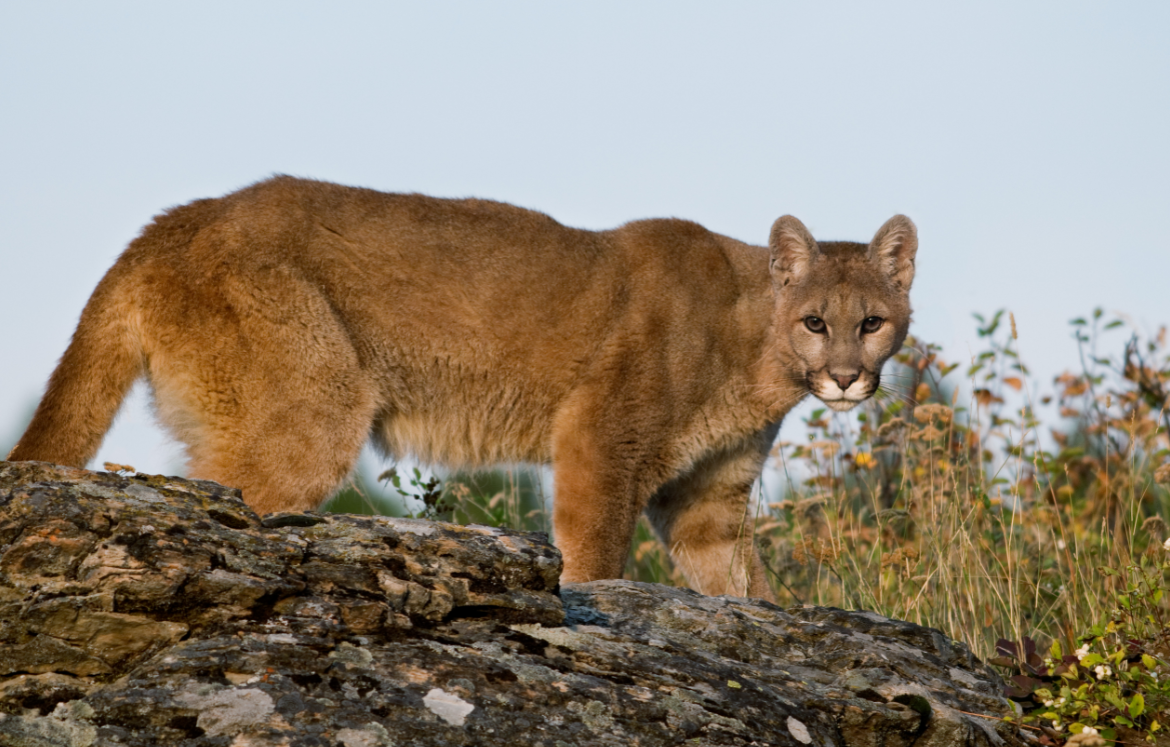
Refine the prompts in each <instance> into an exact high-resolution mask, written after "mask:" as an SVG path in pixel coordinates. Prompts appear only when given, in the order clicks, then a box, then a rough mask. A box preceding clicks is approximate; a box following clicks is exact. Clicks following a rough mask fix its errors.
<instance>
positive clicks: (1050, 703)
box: [1044, 700, 1056, 708]
mask: <svg viewBox="0 0 1170 747" xmlns="http://www.w3.org/2000/svg"><path fill="white" fill-rule="evenodd" d="M1054 705H1056V701H1055V700H1046V701H1044V707H1045V708H1051V707H1052V706H1054Z"/></svg>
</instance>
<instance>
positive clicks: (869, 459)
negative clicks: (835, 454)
mask: <svg viewBox="0 0 1170 747" xmlns="http://www.w3.org/2000/svg"><path fill="white" fill-rule="evenodd" d="M853 463H854V464H856V465H857V466H858V467H860V468H861V469H869V468H870V467H872V466H874V465H875V464H877V460H876V459H874V458H873V454H870V453H869V452H868V451H862V452H858V454H857V456H855V457H853Z"/></svg>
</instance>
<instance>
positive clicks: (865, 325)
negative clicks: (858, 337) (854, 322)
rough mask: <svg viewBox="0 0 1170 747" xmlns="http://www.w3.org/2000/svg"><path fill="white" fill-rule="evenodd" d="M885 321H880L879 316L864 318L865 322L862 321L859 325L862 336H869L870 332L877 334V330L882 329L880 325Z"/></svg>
mask: <svg viewBox="0 0 1170 747" xmlns="http://www.w3.org/2000/svg"><path fill="white" fill-rule="evenodd" d="M885 321H886V320H885V319H882V318H881V317H880V316H870V317H866V318H865V321H863V322H862V323H861V332H862V334H869V333H870V332H877V331H878V330H879V329H881V328H882V324H883V323H885Z"/></svg>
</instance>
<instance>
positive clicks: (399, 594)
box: [0, 462, 1024, 747]
mask: <svg viewBox="0 0 1170 747" xmlns="http://www.w3.org/2000/svg"><path fill="white" fill-rule="evenodd" d="M559 572H560V557H559V555H558V553H557V552H556V550H555V549H554V548H553V547H552V546H551V545H549V544H548V543H547V541H546V540H545V538H544V537H543V536H542V535H537V534H527V533H523V532H514V531H508V530H502V529H490V528H486V527H474V526H472V527H463V526H455V525H449V524H436V523H430V522H425V521H419V520H408V519H393V518H371V517H358V516H343V515H319V514H313V513H305V514H274V515H270V516H267V517H264V518H261V517H259V516H257V515H256V514H255V513H254V512H252V511H251V510H250V509H249V508H248V507H247V506H246V505H244V503H243V502H242V501H241V500H240V498H239V494H238V493H237V492H236V491H234V490H231V489H228V488H224V487H222V486H219V485H216V484H214V483H207V482H196V481H187V480H180V479H177V478H169V477H159V476H146V475H134V476H124V475H120V474H112V473H95V472H87V471H84V470H77V469H68V468H63V467H56V466H52V465H47V464H40V463H33V462H25V463H5V462H0V745H22V746H34V745H35V746H38V747H39V746H41V745H44V746H46V747H47V746H49V745H52V746H53V747H58V746H65V745H69V746H71V747H88V746H89V745H103V746H104V745H133V746H138V745H141V746H142V747H146V746H147V745H151V746H153V745H190V746H191V747H195V746H197V745H199V746H201V745H237V746H239V747H244V746H247V745H257V746H258V745H290V746H301V745H304V746H306V747H307V746H309V745H313V746H320V747H326V746H329V747H333V746H339V747H340V746H344V747H377V746H382V745H386V746H388V745H400V746H405V745H507V746H508V747H519V746H521V745H524V746H527V745H548V746H549V747H552V746H553V745H622V746H623V747H625V746H626V745H668V744H669V745H673V744H695V745H810V744H811V745H825V746H827V745H841V746H845V745H850V746H853V745H856V746H857V747H862V746H865V747H870V746H871V745H872V746H873V747H877V746H878V745H920V746H922V747H926V746H928V745H937V746H939V747H942V746H943V745H947V746H951V745H1000V744H1008V745H1018V744H1023V743H1024V740H1023V739H1022V738H1021V737H1020V736H1019V735H1018V734H1017V732H1016V731H1015V730H1014V728H1012V727H1011V726H1010V725H1008V724H1005V723H1003V722H1001V721H999V720H997V717H1000V716H1003V715H1005V714H1007V713H1010V708H1009V705H1008V703H1007V701H1005V700H1004V698H1003V697H1002V696H1001V695H1000V693H1001V687H1002V685H1001V683H1000V682H999V680H998V678H997V677H996V675H995V674H994V673H993V672H992V671H990V670H989V669H988V668H987V667H986V666H984V665H983V664H982V663H980V662H979V661H978V660H977V659H976V658H975V657H973V656H972V655H971V653H970V652H969V651H968V650H967V648H966V647H964V646H963V645H962V644H957V643H954V642H952V641H950V640H948V639H947V638H946V637H945V636H943V635H942V634H941V633H939V632H938V631H935V630H932V629H929V628H923V627H920V626H917V625H913V624H910V623H905V622H899V621H895V620H889V619H887V618H884V617H881V616H878V615H875V614H872V613H866V612H845V611H842V610H836V609H827V608H817V607H803V608H794V609H790V610H782V609H780V608H778V607H775V606H773V605H770V604H767V603H764V602H757V601H750V600H745V599H734V598H726V597H720V598H711V597H703V596H700V595H698V594H695V593H693V592H690V591H687V590H683V589H672V588H668V587H663V586H656V585H650V584H637V583H632V582H624V581H606V582H597V583H591V584H579V585H566V586H564V587H558V575H559Z"/></svg>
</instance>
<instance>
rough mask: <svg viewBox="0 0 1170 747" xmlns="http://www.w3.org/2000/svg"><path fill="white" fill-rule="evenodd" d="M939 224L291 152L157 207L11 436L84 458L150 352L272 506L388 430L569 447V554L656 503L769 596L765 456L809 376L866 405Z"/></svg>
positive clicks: (289, 505)
mask: <svg viewBox="0 0 1170 747" xmlns="http://www.w3.org/2000/svg"><path fill="white" fill-rule="evenodd" d="M917 245H918V240H917V235H916V231H915V228H914V224H913V223H912V222H911V221H910V220H909V219H908V218H906V217H905V216H901V215H897V216H894V217H893V218H891V219H890V220H889V221H888V222H887V223H886V224H885V225H884V226H882V227H881V229H880V230H879V231H878V232H877V235H876V236H874V239H873V241H872V242H871V243H870V244H869V245H868V246H866V245H865V244H857V243H849V242H832V243H820V244H818V243H817V242H816V241H815V240H814V239H813V237H812V236H811V235H810V234H809V232H808V230H807V229H806V228H805V227H804V225H803V224H802V223H801V222H800V221H798V220H797V219H796V218H793V217H792V216H784V217H782V218H780V219H779V220H777V221H776V223H775V224H774V225H773V226H772V231H771V236H770V241H769V248H767V249H765V248H762V247H757V246H751V245H749V244H744V243H741V242H739V241H736V240H734V239H730V238H728V237H726V236H721V235H719V234H716V233H712V232H711V231H708V230H707V229H705V228H703V227H702V226H700V225H697V224H695V223H691V222H689V221H685V220H678V219H663V220H642V221H635V222H632V223H627V224H626V225H624V226H622V227H620V228H616V229H613V230H610V231H586V230H581V229H576V228H568V227H565V226H563V225H561V224H559V223H557V222H556V221H554V220H553V219H552V218H550V217H548V216H546V215H543V214H541V213H537V212H533V211H530V210H524V209H522V208H518V207H513V206H512V205H506V204H503V203H498V202H489V201H486V200H474V199H468V200H449V199H436V198H432V197H425V196H422V195H417V194H385V193H381V192H375V191H373V190H369V189H357V188H351V187H344V186H339V185H336V184H329V183H326V182H317V181H308V180H303V179H294V178H291V177H286V176H279V177H276V178H273V179H269V180H267V181H263V182H260V183H258V184H254V185H252V186H250V187H247V188H245V189H242V190H240V191H238V192H235V193H232V194H230V195H227V196H226V197H222V198H219V199H204V200H196V201H195V202H192V203H190V204H189V205H184V206H181V207H176V208H173V209H171V210H168V211H166V212H165V213H163V214H162V215H160V216H158V217H157V218H155V220H154V222H152V223H151V224H150V225H148V226H147V227H146V228H145V229H144V230H143V231H142V234H141V235H140V236H139V237H138V238H137V239H135V240H134V241H133V242H132V243H131V244H130V246H129V248H128V249H127V250H126V251H125V252H124V253H123V254H122V256H121V257H120V258H119V259H118V261H117V262H116V263H115V264H114V266H113V267H112V268H111V269H110V271H109V272H108V273H106V276H105V277H104V278H103V279H102V281H101V282H100V283H99V284H98V286H97V289H96V290H95V291H94V293H93V297H92V298H90V300H89V303H88V304H87V305H86V307H85V310H84V311H83V312H82V315H81V321H80V323H79V324H78V326H77V331H76V333H75V334H74V335H73V340H72V342H71V343H70V344H69V348H68V349H67V350H66V351H65V355H64V356H63V357H62V359H61V362H60V364H59V365H58V366H57V369H56V371H54V373H53V375H52V378H51V379H50V380H49V385H48V389H47V391H46V393H45V396H44V399H43V400H42V401H41V403H40V406H39V407H38V408H37V411H36V415H35V416H34V417H33V421H32V423H31V425H29V427H28V430H27V431H26V432H25V434H24V436H23V437H22V438H21V440H20V442H19V443H18V444H17V445H16V447H15V448H14V449H13V451H12V453H11V454H10V455H9V459H11V460H41V461H47V462H55V463H58V464H66V465H74V466H78V467H83V466H85V465H86V463H87V462H88V461H89V460H90V459H91V458H92V457H93V456H94V454H95V453H96V452H97V449H98V446H99V445H100V444H101V441H102V438H103V437H104V435H105V432H106V431H107V429H108V428H109V426H110V423H111V421H112V419H113V417H114V415H115V413H116V412H117V410H118V408H119V406H120V404H121V402H122V399H123V398H124V396H125V395H126V393H127V391H128V389H129V388H130V386H131V385H132V384H133V382H134V381H135V380H136V379H138V378H140V377H144V376H145V377H146V378H147V379H148V380H149V382H150V384H151V387H152V389H153V396H154V403H155V407H156V410H157V413H158V416H159V418H160V420H161V421H162V423H163V424H164V425H165V426H166V427H167V428H168V429H169V430H170V432H171V433H172V434H174V436H175V437H176V438H178V439H179V440H180V441H182V442H183V443H184V444H185V445H186V447H187V453H188V456H189V459H190V464H189V469H190V473H191V475H192V476H193V477H198V478H203V479H208V480H215V481H217V482H220V483H223V484H225V485H231V486H234V487H238V488H240V489H241V490H242V491H243V496H244V499H245V500H246V501H247V502H248V503H249V504H250V505H251V506H252V507H253V508H254V509H255V510H256V511H258V512H261V513H263V512H271V511H280V510H290V511H295V510H305V509H311V508H313V507H315V506H317V505H318V504H319V503H320V502H321V501H322V500H323V499H324V498H326V497H328V496H329V494H330V493H331V491H333V490H335V489H336V487H337V486H338V484H339V483H341V482H342V481H343V480H344V479H345V477H346V475H348V474H349V472H350V471H351V470H352V469H353V466H354V462H355V461H356V459H357V457H358V453H359V451H360V450H361V448H362V445H363V444H364V443H365V442H366V440H367V439H373V442H374V444H376V445H377V447H378V448H379V449H380V450H381V451H383V452H384V453H385V454H387V455H391V456H398V455H403V454H407V453H410V454H414V455H416V456H417V457H418V458H419V459H421V460H423V461H425V462H433V463H437V464H444V465H450V466H459V467H472V466H478V465H489V464H493V463H499V462H516V461H523V462H535V463H551V464H552V465H553V468H554V477H555V493H556V499H555V503H554V515H553V526H554V529H555V532H556V543H557V545H558V546H559V547H560V549H561V552H562V553H563V555H564V563H565V569H564V576H563V578H564V580H565V581H589V580H593V579H603V578H617V577H620V576H621V573H622V568H623V565H624V563H625V559H626V554H627V552H628V549H629V545H630V539H631V536H632V533H633V530H634V525H635V522H636V521H637V518H638V516H639V514H641V513H642V512H643V511H645V512H646V513H647V515H648V516H649V518H650V520H651V523H652V524H653V525H654V527H655V528H656V530H657V532H658V534H659V536H660V537H661V538H662V541H663V542H664V543H665V544H666V546H667V547H668V548H669V550H670V553H671V556H672V558H673V559H674V560H675V562H676V563H677V564H678V565H679V566H680V567H681V569H682V570H683V572H684V573H685V574H686V576H687V578H688V579H689V581H690V583H691V584H692V585H693V586H694V587H695V588H696V589H697V590H699V591H701V592H703V593H706V594H724V593H730V594H736V595H745V594H746V595H751V596H755V597H763V598H771V592H770V590H769V587H768V585H767V583H766V580H765V577H764V573H763V568H762V564H761V563H760V561H759V559H758V557H757V556H756V553H755V550H754V548H753V543H752V539H751V524H752V522H751V512H750V509H749V494H750V491H751V486H752V483H753V481H754V480H755V479H756V478H757V477H758V476H759V474H760V470H761V468H762V466H763V464H764V460H765V458H766V456H767V454H768V451H769V449H770V447H771V444H772V440H773V438H774V437H775V435H776V432H777V429H778V428H779V424H780V420H781V418H783V417H784V414H785V413H787V412H788V411H789V410H790V409H791V408H792V407H793V406H794V405H795V404H796V403H797V402H799V401H800V400H801V399H802V398H803V397H804V396H805V395H806V394H808V393H810V392H811V393H812V394H814V395H816V396H817V397H819V398H820V399H821V400H822V401H824V402H825V404H827V405H828V406H829V407H831V408H833V409H834V410H848V409H849V408H851V407H853V406H855V405H857V404H858V403H859V402H861V401H863V400H865V399H866V398H867V397H869V396H871V395H872V394H873V393H874V392H875V391H876V390H877V388H878V381H879V380H878V376H879V372H880V370H881V367H882V364H883V363H884V362H885V361H886V359H887V358H888V357H889V356H890V355H891V354H892V353H894V352H895V351H896V350H898V348H899V347H900V346H901V344H902V340H903V338H904V337H905V335H906V328H907V325H908V323H909V320H910V305H909V298H908V291H909V290H910V283H911V280H912V279H913V277H914V256H915V252H916V249H917Z"/></svg>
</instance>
